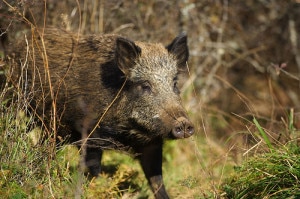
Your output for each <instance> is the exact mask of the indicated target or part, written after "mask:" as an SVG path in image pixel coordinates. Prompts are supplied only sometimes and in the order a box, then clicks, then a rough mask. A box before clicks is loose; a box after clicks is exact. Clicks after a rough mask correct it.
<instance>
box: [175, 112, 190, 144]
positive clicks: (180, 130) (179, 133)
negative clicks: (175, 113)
mask: <svg viewBox="0 0 300 199" xmlns="http://www.w3.org/2000/svg"><path fill="white" fill-rule="evenodd" d="M172 134H173V136H174V137H175V138H177V139H181V138H188V137H190V136H191V135H193V134H194V126H193V124H192V123H191V122H190V121H189V120H188V119H187V118H185V117H179V118H177V119H176V120H175V122H174V125H173V129H172Z"/></svg>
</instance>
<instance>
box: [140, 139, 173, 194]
mask: <svg viewBox="0 0 300 199" xmlns="http://www.w3.org/2000/svg"><path fill="white" fill-rule="evenodd" d="M162 145H163V141H162V140H161V139H159V140H157V141H156V142H153V143H151V144H149V145H146V146H142V147H140V148H139V149H138V150H137V152H138V153H139V155H138V159H139V160H140V163H141V165H142V168H143V171H144V173H145V176H146V178H147V180H148V183H149V184H150V186H151V188H152V191H153V193H154V195H155V198H156V199H167V198H169V196H168V194H167V192H166V190H165V186H164V183H163V177H162Z"/></svg>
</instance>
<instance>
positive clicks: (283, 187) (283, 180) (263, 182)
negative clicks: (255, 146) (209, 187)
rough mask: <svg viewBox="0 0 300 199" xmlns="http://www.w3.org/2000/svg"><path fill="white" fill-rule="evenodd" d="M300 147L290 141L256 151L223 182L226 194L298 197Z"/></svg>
mask: <svg viewBox="0 0 300 199" xmlns="http://www.w3.org/2000/svg"><path fill="white" fill-rule="evenodd" d="M299 157H300V148H299V146H297V145H295V143H289V144H287V145H285V146H281V147H278V148H277V149H274V150H271V151H270V152H266V153H262V154H258V155H255V156H254V157H251V158H249V159H248V160H247V161H245V162H244V163H243V164H242V166H238V167H236V168H235V173H234V174H233V176H232V177H230V178H229V179H227V181H226V183H225V184H224V185H223V190H224V191H225V192H226V197H227V198H235V199H252V198H274V199H275V198H276V199H280V198H299V197H300V181H299V179H300V158H299Z"/></svg>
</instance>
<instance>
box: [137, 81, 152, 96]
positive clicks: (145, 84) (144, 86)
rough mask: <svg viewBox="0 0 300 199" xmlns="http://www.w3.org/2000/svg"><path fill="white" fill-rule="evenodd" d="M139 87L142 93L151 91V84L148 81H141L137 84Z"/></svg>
mask: <svg viewBox="0 0 300 199" xmlns="http://www.w3.org/2000/svg"><path fill="white" fill-rule="evenodd" d="M139 87H140V89H141V91H142V93H143V94H151V93H152V88H151V84H150V83H149V82H148V81H145V82H142V83H141V84H140V85H139Z"/></svg>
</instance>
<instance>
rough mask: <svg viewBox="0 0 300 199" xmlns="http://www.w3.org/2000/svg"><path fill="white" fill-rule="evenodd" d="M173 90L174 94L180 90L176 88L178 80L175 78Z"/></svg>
mask: <svg viewBox="0 0 300 199" xmlns="http://www.w3.org/2000/svg"><path fill="white" fill-rule="evenodd" d="M173 90H174V92H175V93H176V94H179V93H180V91H179V89H178V81H177V78H176V79H174V80H173Z"/></svg>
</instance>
